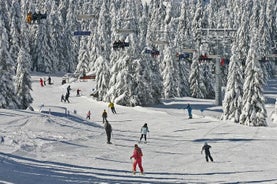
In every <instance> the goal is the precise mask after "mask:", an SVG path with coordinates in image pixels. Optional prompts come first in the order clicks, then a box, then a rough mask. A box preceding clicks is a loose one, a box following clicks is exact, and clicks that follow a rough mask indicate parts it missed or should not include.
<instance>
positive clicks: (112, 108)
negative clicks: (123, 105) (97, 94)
mask: <svg viewBox="0 0 277 184" xmlns="http://www.w3.org/2000/svg"><path fill="white" fill-rule="evenodd" d="M108 107H110V108H111V111H112V113H114V114H116V111H115V108H114V103H112V102H110V104H109V106H108Z"/></svg>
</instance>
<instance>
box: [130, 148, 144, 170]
mask: <svg viewBox="0 0 277 184" xmlns="http://www.w3.org/2000/svg"><path fill="white" fill-rule="evenodd" d="M142 156H143V154H142V151H141V149H140V147H138V145H137V144H135V149H134V151H133V155H132V156H131V157H130V159H132V158H134V159H135V160H134V162H133V174H136V168H137V165H138V166H139V169H140V173H141V174H143V167H142Z"/></svg>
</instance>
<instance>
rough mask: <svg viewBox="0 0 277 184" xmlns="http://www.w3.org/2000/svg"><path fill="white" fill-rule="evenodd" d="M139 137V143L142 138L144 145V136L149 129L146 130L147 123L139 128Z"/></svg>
mask: <svg viewBox="0 0 277 184" xmlns="http://www.w3.org/2000/svg"><path fill="white" fill-rule="evenodd" d="M140 132H141V136H140V139H139V142H141V140H142V138H143V137H144V143H146V141H147V140H146V135H147V133H148V132H149V129H148V126H147V123H145V124H144V125H143V126H142V127H141V130H140Z"/></svg>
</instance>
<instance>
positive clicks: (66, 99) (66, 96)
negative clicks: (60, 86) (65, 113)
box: [64, 93, 70, 103]
mask: <svg viewBox="0 0 277 184" xmlns="http://www.w3.org/2000/svg"><path fill="white" fill-rule="evenodd" d="M64 102H68V103H70V102H69V93H66V94H65V100H64Z"/></svg>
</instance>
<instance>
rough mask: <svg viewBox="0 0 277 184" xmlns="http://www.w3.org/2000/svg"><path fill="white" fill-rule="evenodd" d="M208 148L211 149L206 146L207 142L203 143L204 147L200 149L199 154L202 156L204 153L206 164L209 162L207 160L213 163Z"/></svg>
mask: <svg viewBox="0 0 277 184" xmlns="http://www.w3.org/2000/svg"><path fill="white" fill-rule="evenodd" d="M210 148H211V146H210V145H208V143H207V142H205V144H204V146H203V147H202V150H201V154H202V152H203V151H205V157H206V161H207V162H209V159H210V161H212V162H213V161H214V160H213V157H212V156H211V153H210Z"/></svg>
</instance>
